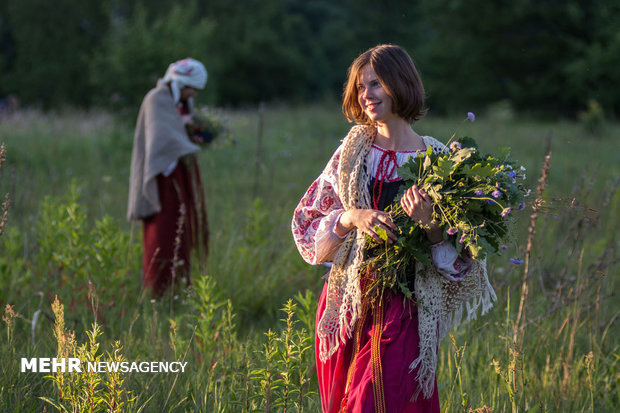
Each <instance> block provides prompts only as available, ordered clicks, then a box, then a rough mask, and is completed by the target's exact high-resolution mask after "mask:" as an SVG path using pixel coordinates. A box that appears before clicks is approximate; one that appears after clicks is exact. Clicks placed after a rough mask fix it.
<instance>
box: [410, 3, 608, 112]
mask: <svg viewBox="0 0 620 413" xmlns="http://www.w3.org/2000/svg"><path fill="white" fill-rule="evenodd" d="M421 5H422V11H421V12H422V14H423V15H425V16H428V24H429V33H430V34H431V36H430V38H429V41H428V43H426V44H425V46H426V47H425V50H424V51H423V55H424V57H425V61H424V65H423V68H424V69H425V73H426V75H427V76H426V80H427V81H428V82H427V85H428V90H429V91H430V101H431V102H432V106H433V107H437V108H440V109H444V110H450V109H455V108H459V109H460V110H463V109H464V108H465V107H467V108H471V109H476V110H477V109H479V108H483V107H485V106H487V105H488V104H489V103H491V102H494V101H500V100H503V99H509V101H510V102H511V103H512V104H513V105H514V106H515V107H516V108H517V109H519V110H522V111H527V112H530V113H546V114H558V113H559V114H564V115H570V116H574V115H575V113H576V111H577V110H579V109H583V108H585V107H586V105H587V101H588V99H590V98H592V99H596V100H598V101H599V102H601V103H602V104H603V107H604V108H605V109H606V110H608V111H610V113H616V114H617V111H618V106H617V101H618V99H617V95H616V92H615V91H613V90H611V89H610V88H609V87H608V86H607V85H609V84H611V83H609V82H611V81H613V80H614V79H615V80H617V79H618V74H617V73H618V71H617V70H616V69H615V68H616V67H617V63H618V56H619V55H620V54H619V53H618V52H617V51H618V47H620V38H619V37H618V31H617V28H615V26H617V23H616V24H614V23H612V21H615V22H617V21H618V18H619V16H620V8H619V7H618V6H617V5H616V3H615V2H612V1H608V0H599V1H578V0H575V1H565V2H558V1H554V0H544V1H534V0H518V1H498V2H483V1H474V2H471V1H468V2H465V1H453V0H438V1H436V0H422V1H421ZM614 25H615V26H614ZM614 51H616V53H614ZM614 63H615V64H614ZM457 91H458V92H457Z"/></svg>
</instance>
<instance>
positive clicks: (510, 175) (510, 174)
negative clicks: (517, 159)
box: [508, 171, 517, 179]
mask: <svg viewBox="0 0 620 413" xmlns="http://www.w3.org/2000/svg"><path fill="white" fill-rule="evenodd" d="M508 176H509V177H510V179H515V178H516V177H517V173H516V172H515V171H509V172H508Z"/></svg>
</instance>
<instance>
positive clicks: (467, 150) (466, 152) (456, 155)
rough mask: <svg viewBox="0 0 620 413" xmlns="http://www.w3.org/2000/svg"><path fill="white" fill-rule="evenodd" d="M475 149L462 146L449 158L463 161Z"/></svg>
mask: <svg viewBox="0 0 620 413" xmlns="http://www.w3.org/2000/svg"><path fill="white" fill-rule="evenodd" d="M475 152H476V150H475V149H474V148H463V149H460V150H458V151H456V152H455V153H454V154H453V155H452V156H450V159H452V160H453V161H454V162H456V163H460V162H463V161H464V160H466V159H469V158H470V157H471V156H472V154H473V153H475Z"/></svg>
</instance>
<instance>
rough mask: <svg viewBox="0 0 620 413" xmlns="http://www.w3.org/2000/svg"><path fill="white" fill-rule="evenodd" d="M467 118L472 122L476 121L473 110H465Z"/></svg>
mask: <svg viewBox="0 0 620 413" xmlns="http://www.w3.org/2000/svg"><path fill="white" fill-rule="evenodd" d="M467 119H469V120H470V121H472V122H475V121H476V115H474V112H467Z"/></svg>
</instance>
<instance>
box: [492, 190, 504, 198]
mask: <svg viewBox="0 0 620 413" xmlns="http://www.w3.org/2000/svg"><path fill="white" fill-rule="evenodd" d="M491 195H492V196H493V198H499V197H500V196H502V193H501V192H500V191H498V190H497V189H496V190H495V191H493V192H491Z"/></svg>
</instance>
